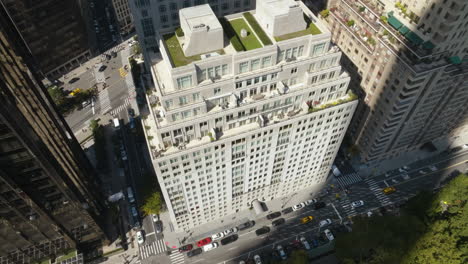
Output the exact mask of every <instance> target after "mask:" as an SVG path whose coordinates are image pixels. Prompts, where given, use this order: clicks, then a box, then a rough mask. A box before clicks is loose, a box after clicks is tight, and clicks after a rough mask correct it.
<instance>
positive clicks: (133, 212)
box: [131, 206, 138, 217]
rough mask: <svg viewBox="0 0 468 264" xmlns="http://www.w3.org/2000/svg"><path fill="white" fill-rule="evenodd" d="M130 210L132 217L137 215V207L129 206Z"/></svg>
mask: <svg viewBox="0 0 468 264" xmlns="http://www.w3.org/2000/svg"><path fill="white" fill-rule="evenodd" d="M131 210H132V215H133V216H134V217H137V216H138V211H137V209H136V208H135V206H132V207H131Z"/></svg>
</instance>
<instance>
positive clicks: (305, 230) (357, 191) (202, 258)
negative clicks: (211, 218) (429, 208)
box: [140, 149, 468, 264]
mask: <svg viewBox="0 0 468 264" xmlns="http://www.w3.org/2000/svg"><path fill="white" fill-rule="evenodd" d="M467 162H468V151H467V150H466V149H463V151H459V152H456V153H452V154H449V155H445V156H439V157H438V158H431V159H428V160H422V161H420V162H418V163H417V164H416V165H417V166H416V165H412V164H410V165H409V169H408V171H407V173H401V172H399V171H398V170H396V171H391V172H389V173H388V174H386V175H385V174H384V175H378V176H376V177H373V178H368V179H364V180H362V181H361V182H358V183H354V185H350V186H348V187H347V188H348V194H346V193H345V192H343V191H341V188H340V187H339V186H340V185H338V184H337V183H338V181H337V179H336V178H334V176H331V177H333V178H332V179H331V181H330V184H331V185H333V186H334V188H332V190H333V191H331V192H330V194H329V195H328V196H327V197H325V198H324V199H322V200H321V201H324V202H325V203H326V204H327V206H326V207H325V208H322V209H319V210H314V209H312V207H311V206H308V207H306V208H304V209H302V210H299V211H296V212H292V213H289V214H286V215H284V214H283V215H282V216H280V218H284V219H285V220H286V222H285V224H283V225H280V226H279V227H273V226H272V224H271V220H267V219H266V217H264V216H263V217H260V218H258V219H251V220H254V221H255V222H256V224H255V226H254V227H252V228H250V229H247V230H244V231H240V232H238V235H239V238H238V240H237V241H235V242H233V243H231V244H228V245H224V246H221V245H220V247H221V249H214V250H212V251H210V252H204V253H202V254H200V255H198V256H195V257H192V258H188V257H187V256H186V253H183V254H182V253H179V252H178V251H176V250H172V254H171V255H169V256H166V254H162V253H163V251H162V250H160V249H158V245H160V244H161V242H159V240H158V239H156V237H155V236H154V227H153V226H152V224H151V223H152V222H151V219H149V217H147V219H145V221H144V223H145V224H144V228H145V230H148V231H147V242H145V245H144V246H143V247H140V259H141V260H142V261H141V263H147V264H150V263H173V264H182V263H223V264H224V263H232V264H234V263H239V261H241V260H244V261H246V260H248V259H252V258H253V256H254V255H256V254H258V255H260V256H261V257H262V259H266V258H270V256H271V252H272V251H274V250H273V248H274V247H275V246H276V245H278V244H281V245H283V247H285V246H286V245H288V244H290V243H291V242H292V241H294V240H297V239H298V238H299V237H300V236H304V237H305V238H306V239H307V240H308V241H309V243H310V241H311V240H312V238H317V237H320V236H323V230H324V228H319V226H318V223H319V222H320V221H321V220H324V219H327V218H328V219H331V220H332V221H333V225H338V224H340V223H342V222H345V221H348V220H349V218H350V217H352V216H355V215H358V214H362V215H366V214H367V213H368V212H369V211H371V212H373V213H377V211H379V209H380V208H382V207H386V208H391V207H392V206H391V205H394V204H396V205H398V204H401V203H403V202H404V201H405V200H407V199H409V198H410V197H412V196H414V195H416V194H417V193H418V192H419V191H421V190H424V189H434V188H436V187H437V186H438V183H439V182H440V181H442V180H443V179H444V178H446V177H447V175H449V174H450V173H452V172H453V171H454V170H458V171H461V172H464V171H466V170H467V169H468V164H467ZM431 166H435V168H434V167H431ZM423 172H424V173H423ZM402 175H403V176H402ZM406 175H407V176H406ZM343 177H348V176H343ZM388 186H394V187H395V188H396V192H394V193H392V194H389V195H385V194H384V193H383V192H382V189H383V188H385V187H388ZM336 193H339V195H340V199H336V196H335V194H336ZM359 200H362V201H363V202H364V205H363V206H361V207H358V208H353V207H352V206H351V203H352V202H354V201H359ZM288 205H290V204H288ZM387 210H389V209H387ZM390 210H391V209H390ZM305 216H313V217H314V219H313V220H312V221H311V222H309V223H307V224H302V223H300V219H301V218H302V217H305ZM165 224H166V225H167V223H165ZM262 226H268V227H269V228H270V229H271V231H270V232H269V233H267V234H266V235H261V236H257V235H256V234H255V230H257V229H259V228H261V227H262ZM165 230H167V229H165ZM332 230H333V229H332ZM219 231H222V230H221V229H219V228H218V229H216V228H213V231H212V234H215V233H217V232H219ZM335 235H336V234H335ZM338 235H339V234H338ZM204 236H207V235H206V234H204ZM204 236H194V237H193V238H191V239H189V240H188V241H187V242H186V243H192V244H193V245H194V248H195V247H196V245H195V243H196V241H197V240H199V239H202V238H204ZM217 242H219V241H217ZM149 247H153V248H155V249H154V250H153V251H148V250H147V249H148V248H149Z"/></svg>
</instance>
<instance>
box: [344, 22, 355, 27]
mask: <svg viewBox="0 0 468 264" xmlns="http://www.w3.org/2000/svg"><path fill="white" fill-rule="evenodd" d="M354 23H355V22H354V20H349V21H348V22H346V25H348V27H352V26H354Z"/></svg>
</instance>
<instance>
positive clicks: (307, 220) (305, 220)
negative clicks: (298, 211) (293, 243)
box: [301, 215, 314, 224]
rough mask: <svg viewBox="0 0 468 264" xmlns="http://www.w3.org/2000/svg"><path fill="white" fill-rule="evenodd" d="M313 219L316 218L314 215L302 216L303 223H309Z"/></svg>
mask: <svg viewBox="0 0 468 264" xmlns="http://www.w3.org/2000/svg"><path fill="white" fill-rule="evenodd" d="M313 219H314V217H312V216H310V215H309V216H306V217H304V218H301V223H303V224H307V223H309V222H310V221H312V220H313Z"/></svg>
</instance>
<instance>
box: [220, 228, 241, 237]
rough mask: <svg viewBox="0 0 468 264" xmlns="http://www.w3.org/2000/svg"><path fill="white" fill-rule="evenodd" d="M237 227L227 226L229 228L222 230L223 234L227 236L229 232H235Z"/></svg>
mask: <svg viewBox="0 0 468 264" xmlns="http://www.w3.org/2000/svg"><path fill="white" fill-rule="evenodd" d="M237 231H238V230H237V227H233V228H229V229H226V230H224V232H223V233H224V236H227V235H229V234H232V233H237Z"/></svg>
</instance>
